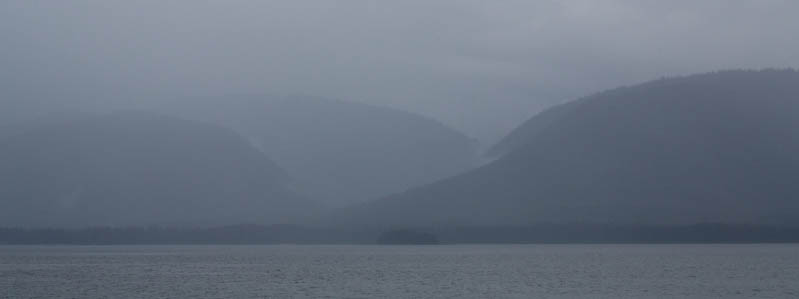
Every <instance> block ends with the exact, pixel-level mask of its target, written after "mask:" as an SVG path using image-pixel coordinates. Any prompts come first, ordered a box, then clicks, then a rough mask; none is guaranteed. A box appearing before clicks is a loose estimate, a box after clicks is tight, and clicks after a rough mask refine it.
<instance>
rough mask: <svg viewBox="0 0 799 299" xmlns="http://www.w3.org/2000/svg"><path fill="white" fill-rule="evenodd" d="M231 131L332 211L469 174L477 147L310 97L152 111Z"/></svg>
mask: <svg viewBox="0 0 799 299" xmlns="http://www.w3.org/2000/svg"><path fill="white" fill-rule="evenodd" d="M155 109H157V110H160V111H165V112H167V113H171V114H175V115H179V116H181V117H184V118H188V119H195V120H201V121H208V122H213V123H217V124H221V125H224V126H226V127H229V128H232V129H234V130H235V131H237V132H238V133H239V134H241V135H243V136H246V138H247V139H248V140H249V141H250V142H251V143H252V144H254V145H256V146H257V147H258V148H260V149H261V150H262V151H263V152H265V153H266V154H267V155H268V156H269V157H271V158H272V159H274V160H275V161H276V162H277V163H278V164H279V165H280V166H281V167H283V168H285V169H286V170H287V171H288V172H289V174H290V175H291V177H292V178H295V179H296V182H295V183H296V184H297V185H298V187H297V189H301V190H304V191H305V192H306V195H308V196H310V197H313V198H318V199H320V200H324V201H326V202H328V203H332V204H345V203H353V202H360V201H365V200H367V199H373V198H378V197H382V196H386V195H389V194H392V193H398V192H402V191H404V190H406V189H408V188H412V187H415V186H420V185H423V184H426V183H430V182H433V181H436V180H439V179H443V178H445V177H449V176H452V175H455V174H458V173H461V172H463V171H466V170H468V169H471V168H472V167H473V166H474V162H475V161H476V158H477V144H476V142H475V141H474V140H473V139H471V138H468V137H467V136H465V135H463V134H461V133H459V132H457V131H455V130H453V129H450V128H448V127H446V126H444V125H442V124H441V123H439V122H437V121H434V120H431V119H428V118H425V117H422V116H419V115H416V114H412V113H408V112H404V111H400V110H396V109H390V108H384V107H378V106H372V105H367V104H360V103H354V102H346V101H340V100H331V99H323V98H313V97H301V96H292V97H280V96H264V95H258V96H226V97H200V98H186V99H180V100H177V101H172V102H169V103H167V104H162V105H161V106H160V107H157V108H155Z"/></svg>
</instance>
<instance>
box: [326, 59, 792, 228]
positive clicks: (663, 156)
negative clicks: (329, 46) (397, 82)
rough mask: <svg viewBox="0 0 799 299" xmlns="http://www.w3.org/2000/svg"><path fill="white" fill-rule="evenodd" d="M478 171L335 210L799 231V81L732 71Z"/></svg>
mask: <svg viewBox="0 0 799 299" xmlns="http://www.w3.org/2000/svg"><path fill="white" fill-rule="evenodd" d="M491 153H492V154H493V155H495V156H498V158H497V159H496V160H495V161H493V162H491V163H489V164H487V165H485V166H483V167H480V168H478V169H475V170H473V171H470V172H467V173H464V174H461V175H458V176H455V177H452V178H449V179H445V180H442V181H439V182H436V183H433V184H429V185H426V186H423V187H419V188H415V189H413V190H409V191H407V192H404V193H402V194H397V195H394V196H389V197H387V198H384V199H381V200H377V201H373V202H369V203H366V204H361V205H357V206H354V207H351V208H348V209H344V210H342V211H339V213H337V214H336V215H335V217H334V220H333V221H334V222H336V223H338V224H347V225H353V224H354V225H365V224H370V225H375V226H399V225H414V226H423V225H439V226H441V225H526V224H531V223H546V222H548V223H617V224H691V223H705V222H722V223H756V224H778V225H796V224H799V183H797V182H799V155H797V153H799V73H797V72H796V71H793V70H763V71H724V72H716V73H708V74H700V75H693V76H687V77H678V78H667V79H661V80H657V81H652V82H648V83H644V84H640V85H636V86H631V87H623V88H618V89H614V90H610V91H606V92H601V93H598V94H595V95H592V96H588V97H585V98H582V99H579V100H577V101H574V102H570V103H567V104H565V105H562V106H558V107H554V108H552V109H550V110H547V111H544V112H542V113H540V114H539V115H538V116H535V117H534V118H532V119H530V120H529V121H528V122H527V123H525V124H524V125H522V126H521V127H519V128H518V129H516V130H515V131H513V132H512V133H511V134H510V135H509V136H508V137H507V138H506V139H505V140H503V141H502V142H500V143H499V144H497V145H496V146H495V147H494V148H493V149H492V151H491Z"/></svg>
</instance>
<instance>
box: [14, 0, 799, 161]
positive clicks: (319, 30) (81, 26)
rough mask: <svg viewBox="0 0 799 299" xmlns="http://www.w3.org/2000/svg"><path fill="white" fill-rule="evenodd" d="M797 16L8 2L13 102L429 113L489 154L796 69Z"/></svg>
mask: <svg viewBox="0 0 799 299" xmlns="http://www.w3.org/2000/svg"><path fill="white" fill-rule="evenodd" d="M797 10H799V3H797V2H796V1H790V0H785V1H776V0H775V1H767V0H766V1H727V0H711V1H621V0H614V1H501V2H496V1H391V2H387V1H3V2H2V3H0V42H1V43H2V46H0V65H2V67H0V92H2V97H3V98H4V99H5V100H19V99H42V98H47V99H58V100H62V101H69V99H75V98H82V99H92V100H93V101H119V100H120V99H134V101H135V100H136V99H160V98H171V97H182V96H220V95H227V94H262V93H268V94H298V93H299V94H307V95H315V96H322V97H329V98H339V99H346V100H352V101H359V102H366V103H372V104H377V105H383V106H390V107H395V108H399V109H403V110H407V111H411V112H415V113H420V114H423V115H426V116H430V117H433V118H435V119H438V120H440V121H442V122H444V123H445V124H447V125H450V126H452V127H454V128H456V129H458V130H461V131H462V132H464V133H466V134H467V135H469V136H472V137H475V138H478V139H479V140H480V141H481V142H482V143H483V144H484V146H490V145H491V144H492V143H494V142H496V141H497V140H499V139H500V138H501V137H502V136H504V135H506V134H507V133H508V132H509V131H510V130H511V129H513V128H514V127H516V126H517V125H519V124H520V123H521V122H523V121H524V120H526V119H528V118H529V117H530V116H532V115H534V114H535V113H536V112H538V111H540V110H541V109H543V108H545V107H548V106H551V105H553V104H555V103H561V102H563V101H566V100H571V99H574V98H576V97H579V96H583V95H585V94H588V93H592V92H596V91H600V90H603V89H607V88H613V87H616V86H619V85H628V84H633V83H638V82H642V81H647V80H650V79H655V78H658V77H662V76H672V75H683V74H690V73H696V72H705V71H712V70H718V69H729V68H763V67H796V66H797V64H798V63H797V61H799V39H797V38H796V36H795V34H796V33H795V30H796V28H799V20H797V18H796V15H795V12H796V11H797ZM62 104H63V105H65V106H69V105H71V103H70V102H66V103H62ZM219 105H224V103H222V102H220V103H219Z"/></svg>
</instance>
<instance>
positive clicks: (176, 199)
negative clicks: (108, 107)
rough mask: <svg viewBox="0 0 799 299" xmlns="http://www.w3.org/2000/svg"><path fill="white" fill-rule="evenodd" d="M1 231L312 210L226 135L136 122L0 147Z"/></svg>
mask: <svg viewBox="0 0 799 299" xmlns="http://www.w3.org/2000/svg"><path fill="white" fill-rule="evenodd" d="M0 178H1V179H2V180H1V181H2V183H0V184H2V188H0V225H4V226H7V225H30V226H65V225H66V226H83V225H149V224H167V225H217V224H234V223H245V222H252V223H279V222H285V221H290V220H295V219H296V217H299V216H302V215H304V214H307V213H311V212H312V211H313V210H314V209H316V208H318V206H317V205H316V204H315V203H312V202H310V201H307V200H305V199H302V198H300V197H298V196H295V195H293V194H292V193H291V192H290V191H289V190H288V189H287V187H286V186H285V185H284V184H285V182H286V181H288V177H287V176H286V174H285V172H284V171H283V170H282V169H280V168H279V167H278V166H277V165H276V164H275V163H273V162H272V161H270V160H269V159H268V158H266V156H264V155H263V153H261V152H260V151H258V150H257V149H255V148H253V147H252V146H251V145H250V144H249V143H247V142H246V141H245V140H243V139H242V138H240V137H239V136H238V135H237V134H235V133H233V132H232V131H230V130H228V129H223V128H220V127H217V126H213V125H208V124H202V123H196V122H190V121H185V120H180V119H175V118H170V117H165V116H160V115H155V114H148V113H141V112H126V113H115V114H112V115H108V116H100V117H90V118H85V119H80V120H75V121H67V122H64V123H57V124H45V125H41V126H38V127H35V128H27V129H26V130H25V131H24V132H23V133H19V134H16V135H14V136H11V137H8V138H6V139H4V140H2V141H0Z"/></svg>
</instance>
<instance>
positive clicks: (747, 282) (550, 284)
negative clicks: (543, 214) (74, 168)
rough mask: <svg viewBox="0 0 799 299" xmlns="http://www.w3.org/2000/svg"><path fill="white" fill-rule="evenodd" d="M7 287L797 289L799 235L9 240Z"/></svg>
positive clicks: (632, 294)
mask: <svg viewBox="0 0 799 299" xmlns="http://www.w3.org/2000/svg"><path fill="white" fill-rule="evenodd" d="M0 297H2V298H441V297H444V298H447V297H449V298H531V297H535V298H553V297H554V298H559V297H563V298H648V297H651V298H669V297H671V298H708V297H724V298H730V297H757V298H799V245H445V246H376V245H375V246H369V245H362V246H357V245H353V246H294V245H275V246H0Z"/></svg>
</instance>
